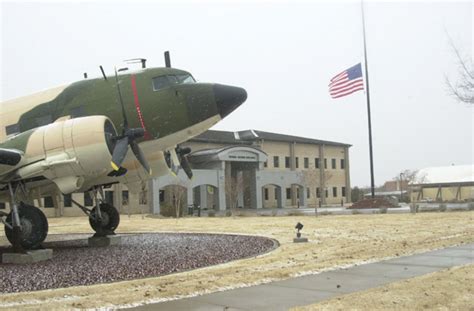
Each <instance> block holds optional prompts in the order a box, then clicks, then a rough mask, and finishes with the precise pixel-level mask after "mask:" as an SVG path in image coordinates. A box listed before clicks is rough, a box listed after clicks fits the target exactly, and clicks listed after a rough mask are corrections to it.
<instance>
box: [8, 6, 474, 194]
mask: <svg viewBox="0 0 474 311" xmlns="http://www.w3.org/2000/svg"><path fill="white" fill-rule="evenodd" d="M473 11H474V7H473V4H472V2H470V1H464V2H453V1H449V2H448V1H446V2H426V1H425V2H401V3H399V2H393V3H392V2H375V1H374V2H366V3H365V12H366V32H367V51H368V64H369V78H370V87H371V89H370V95H371V103H372V106H371V108H372V125H373V142H374V162H375V182H376V184H383V182H384V181H386V180H390V179H392V178H393V177H394V176H395V175H397V174H398V173H399V172H400V171H401V170H404V169H421V168H424V167H429V166H444V165H451V164H472V163H474V160H473V153H474V147H473V135H474V134H473V122H474V121H473V120H474V111H473V109H474V108H471V107H469V106H467V105H465V104H461V103H458V102H456V101H455V100H454V99H453V98H452V97H450V96H449V95H448V92H447V87H446V84H445V75H448V76H449V77H450V78H451V79H453V80H455V79H456V77H457V76H456V72H457V67H456V58H455V56H454V54H453V51H452V49H451V48H450V46H449V43H448V42H449V41H448V36H447V35H446V32H448V33H449V34H450V36H451V37H452V38H453V41H454V42H455V44H456V46H457V47H458V48H459V49H460V50H461V52H462V54H463V56H464V57H465V58H466V59H468V60H471V59H472V51H473V50H474V48H473V44H474V42H473V41H474V40H473V23H472V17H473ZM361 25H362V24H361V9H360V2H348V1H345V2H334V1H331V2H321V3H311V2H307V1H306V2H304V1H294V0H291V1H290V0H288V1H262V2H258V3H256V1H252V2H249V1H225V2H224V1H221V2H217V1H167V2H163V1H155V2H154V3H151V2H139V1H129V2H118V1H113V2H109V1H107V2H92V1H89V2H72V3H61V2H46V1H42V2H19V1H15V2H13V1H3V2H2V4H1V94H0V98H1V99H2V100H5V99H9V98H13V97H17V96H22V95H27V94H29V93H32V92H35V91H38V90H42V89H46V88H50V87H53V86H56V85H60V84H64V83H67V82H73V81H75V80H78V79H81V78H82V73H83V72H85V71H87V72H88V73H89V76H98V75H99V73H100V72H99V69H98V65H100V64H102V65H103V66H104V67H105V69H106V70H107V71H108V72H109V73H110V72H111V70H113V67H114V65H118V66H120V65H121V64H122V62H121V61H122V60H124V59H128V58H136V57H145V58H147V59H148V65H149V66H162V65H163V63H164V61H163V56H162V55H163V51H165V50H170V52H171V57H172V65H173V66H174V67H176V68H180V69H185V70H188V71H190V72H191V73H192V74H193V75H194V77H195V78H196V79H197V80H199V81H205V82H218V83H225V84H231V85H237V86H242V87H244V88H246V90H247V92H248V95H249V96H248V100H247V102H246V103H245V104H244V105H242V106H241V107H240V108H239V109H238V110H237V111H235V112H234V113H233V114H231V115H230V116H229V117H228V118H227V119H225V120H224V121H222V122H220V123H219V124H218V125H217V126H216V127H215V129H219V130H242V129H249V128H251V129H258V130H264V131H271V132H278V133H285V134H292V135H298V136H304V137H311V138H316V139H324V140H333V141H338V142H344V143H349V144H352V145H353V147H352V148H351V151H350V157H351V178H352V184H353V185H358V186H364V185H369V184H370V174H369V157H368V134H367V110H366V101H365V94H364V93H363V92H357V93H354V94H352V95H350V96H348V97H343V98H341V99H336V100H333V99H331V97H330V96H329V93H328V83H329V79H330V78H331V77H332V76H334V75H335V74H337V73H339V72H340V71H342V70H344V69H346V68H348V67H351V66H353V65H355V64H356V63H359V62H361V61H363V40H362V26H361Z"/></svg>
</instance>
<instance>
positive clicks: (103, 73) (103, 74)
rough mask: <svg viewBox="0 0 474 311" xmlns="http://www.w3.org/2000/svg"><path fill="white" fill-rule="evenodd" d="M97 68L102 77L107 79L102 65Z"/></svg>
mask: <svg viewBox="0 0 474 311" xmlns="http://www.w3.org/2000/svg"><path fill="white" fill-rule="evenodd" d="M99 68H100V71H101V72H102V76H103V77H104V80H105V81H107V76H106V75H105V71H104V68H103V67H102V65H100V66H99Z"/></svg>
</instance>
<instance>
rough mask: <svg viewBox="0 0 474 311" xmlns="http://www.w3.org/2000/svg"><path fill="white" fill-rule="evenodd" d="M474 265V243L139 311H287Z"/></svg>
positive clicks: (199, 297) (152, 306) (166, 303)
mask: <svg viewBox="0 0 474 311" xmlns="http://www.w3.org/2000/svg"><path fill="white" fill-rule="evenodd" d="M472 263H474V243H471V244H464V245H461V246H455V247H449V248H445V249H440V250H436V251H431V252H427V253H422V254H418V255H412V256H406V257H399V258H395V259H390V260H385V261H381V262H377V263H372V264H366V265H360V266H356V267H352V268H347V269H340V270H335V271H330V272H323V273H320V274H316V275H310V276H303V277H298V278H292V279H288V280H285V281H278V282H273V283H268V284H264V285H257V286H252V287H246V288H240V289H234V290H228V291H224V292H217V293H213V294H208V295H203V296H198V297H193V298H186V299H180V300H174V301H170V302H164V303H157V304H150V305H145V306H141V307H138V308H136V309H139V310H287V309H288V308H291V307H295V306H303V305H308V304H312V303H316V302H319V301H322V300H325V299H329V298H333V297H335V296H338V295H342V294H346V293H352V292H357V291H362V290H366V289H369V288H372V287H377V286H381V285H384V284H387V283H391V282H396V281H400V280H403V279H407V278H412V277H416V276H420V275H423V274H427V273H431V272H435V271H439V270H442V269H446V268H449V267H453V266H460V265H465V264H472Z"/></svg>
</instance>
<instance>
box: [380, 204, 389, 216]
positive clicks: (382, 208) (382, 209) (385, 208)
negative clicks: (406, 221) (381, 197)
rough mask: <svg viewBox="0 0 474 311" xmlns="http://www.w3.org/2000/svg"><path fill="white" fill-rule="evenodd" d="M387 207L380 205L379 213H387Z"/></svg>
mask: <svg viewBox="0 0 474 311" xmlns="http://www.w3.org/2000/svg"><path fill="white" fill-rule="evenodd" d="M387 209H388V208H387V207H386V206H382V207H380V208H379V212H380V214H387Z"/></svg>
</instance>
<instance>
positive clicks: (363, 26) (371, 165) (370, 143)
mask: <svg viewBox="0 0 474 311" xmlns="http://www.w3.org/2000/svg"><path fill="white" fill-rule="evenodd" d="M360 5H361V10H362V30H363V37H364V63H365V84H366V86H367V91H366V93H365V94H366V95H367V117H368V125H369V154H370V189H371V193H372V198H374V197H375V181H374V157H373V148H372V121H371V117H370V93H369V70H368V64H367V47H366V42H365V18H364V2H363V1H361V3H360Z"/></svg>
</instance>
